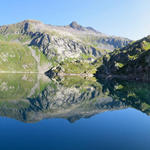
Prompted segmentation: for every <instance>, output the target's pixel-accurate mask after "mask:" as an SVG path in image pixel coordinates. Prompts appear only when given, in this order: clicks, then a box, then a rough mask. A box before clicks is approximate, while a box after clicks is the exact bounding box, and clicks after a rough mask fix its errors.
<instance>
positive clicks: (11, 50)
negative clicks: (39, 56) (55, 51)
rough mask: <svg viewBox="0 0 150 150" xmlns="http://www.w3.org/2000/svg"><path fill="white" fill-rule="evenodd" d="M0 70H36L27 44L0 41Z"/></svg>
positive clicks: (35, 64)
mask: <svg viewBox="0 0 150 150" xmlns="http://www.w3.org/2000/svg"><path fill="white" fill-rule="evenodd" d="M0 71H10V72H11V71H21V72H34V71H37V63H36V61H35V59H34V58H33V57H32V54H31V51H30V49H29V48H28V47H27V46H23V45H21V44H20V43H16V42H4V41H0Z"/></svg>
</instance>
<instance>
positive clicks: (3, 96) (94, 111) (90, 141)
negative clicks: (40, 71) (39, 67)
mask: <svg viewBox="0 0 150 150" xmlns="http://www.w3.org/2000/svg"><path fill="white" fill-rule="evenodd" d="M149 115H150V85H149V84H148V83H140V82H133V81H132V82H131V81H130V82H127V81H117V80H112V81H106V80H99V81H96V79H94V78H87V79H85V78H80V77H64V78H57V79H55V80H51V79H48V78H47V77H45V76H41V75H37V74H1V75H0V149H2V150H3V149H4V150H30V149H31V150H34V149H35V150H149V149H150V144H149V140H150V116H149Z"/></svg>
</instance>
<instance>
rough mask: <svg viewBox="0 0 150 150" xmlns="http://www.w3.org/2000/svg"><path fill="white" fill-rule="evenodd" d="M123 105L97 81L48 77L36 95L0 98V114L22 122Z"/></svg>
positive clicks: (83, 115) (72, 116) (73, 117)
mask: <svg viewBox="0 0 150 150" xmlns="http://www.w3.org/2000/svg"><path fill="white" fill-rule="evenodd" d="M125 107H126V106H125V105H124V104H123V103H122V102H120V101H115V100H113V99H112V98H111V97H109V96H108V93H105V94H104V93H103V92H102V87H101V85H100V84H99V83H97V82H95V81H93V80H88V79H87V80H85V79H82V78H78V77H76V78H73V77H72V78H71V77H70V78H66V79H63V80H61V81H59V82H56V81H51V82H50V83H49V84H48V86H47V87H46V88H45V89H44V90H43V91H42V92H41V93H40V94H39V95H38V96H36V97H30V98H27V99H24V100H20V101H15V100H12V101H1V103H0V115H1V116H7V117H11V118H15V119H17V120H21V121H24V122H36V121H39V120H42V119H44V118H66V119H68V120H69V121H70V122H74V121H75V120H78V119H80V118H87V117H90V116H92V115H94V114H97V113H100V112H104V111H108V110H116V109H122V108H125Z"/></svg>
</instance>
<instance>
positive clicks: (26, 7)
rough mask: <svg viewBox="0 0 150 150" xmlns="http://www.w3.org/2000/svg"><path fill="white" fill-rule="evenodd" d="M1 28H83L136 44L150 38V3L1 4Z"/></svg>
mask: <svg viewBox="0 0 150 150" xmlns="http://www.w3.org/2000/svg"><path fill="white" fill-rule="evenodd" d="M0 1H1V5H0V15H1V17H0V25H3V24H11V23H16V22H20V21H22V20H25V19H34V20H40V21H42V22H44V23H47V24H54V25H67V24H69V23H70V22H71V21H77V22H78V23H79V24H81V25H83V26H92V27H94V28H95V29H97V30H99V31H101V32H103V33H106V34H109V35H117V36H123V37H128V38H130V39H133V40H136V39H140V38H142V37H144V36H147V35H148V34H150V19H149V18H150V17H149V16H150V0H0Z"/></svg>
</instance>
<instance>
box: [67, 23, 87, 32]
mask: <svg viewBox="0 0 150 150" xmlns="http://www.w3.org/2000/svg"><path fill="white" fill-rule="evenodd" d="M69 26H70V27H71V28H73V29H77V30H81V31H84V30H85V28H84V27H82V26H81V25H79V24H78V23H77V22H76V21H73V22H71V23H70V24H69Z"/></svg>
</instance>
